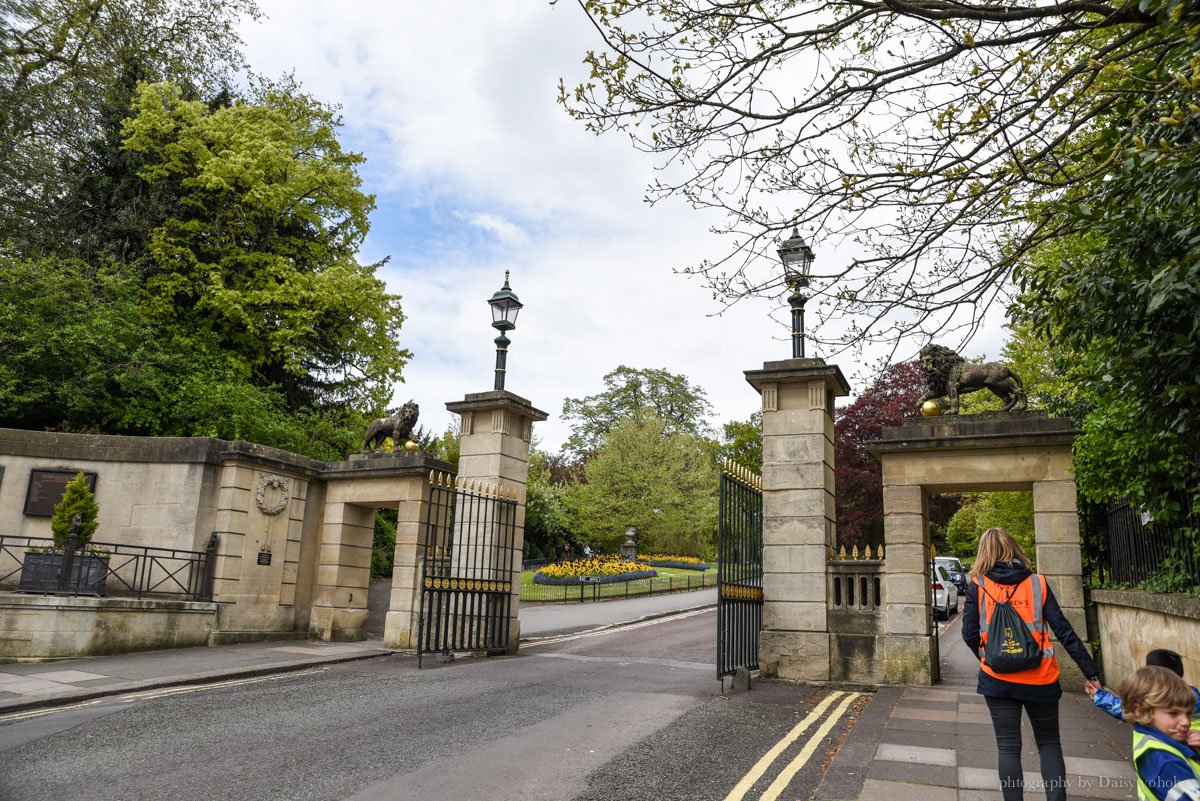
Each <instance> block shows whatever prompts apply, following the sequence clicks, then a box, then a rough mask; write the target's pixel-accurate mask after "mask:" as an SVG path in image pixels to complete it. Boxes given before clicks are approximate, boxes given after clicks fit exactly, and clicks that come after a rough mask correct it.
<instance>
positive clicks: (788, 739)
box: [725, 692, 862, 801]
mask: <svg viewBox="0 0 1200 801" xmlns="http://www.w3.org/2000/svg"><path fill="white" fill-rule="evenodd" d="M861 697H862V693H843V692H834V693H830V694H829V695H828V696H826V697H825V698H824V699H822V701H821V703H819V704H817V705H816V706H815V707H814V708H813V711H812V712H809V713H808V716H807V717H805V718H804V720H802V721H800V722H799V723H797V724H796V725H795V726H793V727H792V730H791V731H789V732H788V733H787V734H786V735H784V737H783V739H781V740H780V741H779V742H777V743H775V745H774V746H772V747H771V750H770V751H767V753H765V754H763V755H762V758H761V759H759V760H758V762H756V763H754V767H752V768H750V771H749V772H748V773H747V774H746V775H745V776H743V777H742V780H741V781H739V782H738V783H737V785H735V786H734V788H733V789H732V790H730V791H729V795H727V796H725V801H742V799H744V798H745V796H746V793H748V792H749V791H750V788H752V787H753V786H754V784H755V782H757V781H758V780H759V779H761V778H762V777H763V776H764V775H765V774H766V772H767V771H768V770H770V768H771V766H772V765H773V764H775V761H776V760H777V759H779V757H780V756H781V755H782V754H783V752H784V751H786V750H787V749H788V748H790V747H791V746H792V745H793V744H794V743H795V742H796V741H797V740H798V739H800V736H801V735H802V734H804V733H805V732H806V731H807V730H808V728H809V727H810V726H812V725H813V723H815V722H816V721H817V720H820V719H821V718H822V717H824V718H825V722H824V723H822V724H821V725H820V726H819V727H818V728H817V730H816V731H814V732H813V733H812V734H811V735H810V736H809V738H808V741H807V742H806V743H805V744H804V747H803V748H801V749H800V753H798V754H796V756H794V757H793V758H792V760H791V761H790V762H788V764H787V765H785V766H784V768H783V770H781V771H780V772H779V775H778V776H776V777H775V781H773V782H771V786H770V787H768V788H767V789H766V790H765V791H764V792H763V794H762V795H761V796H759V797H758V801H776V799H777V798H779V796H780V794H782V793H783V791H784V790H786V789H787V786H788V785H789V784H791V782H792V779H794V778H796V774H797V773H799V772H800V769H801V768H803V767H804V766H805V765H806V764H808V761H809V760H810V759H812V756H813V753H815V752H816V750H817V748H819V747H820V745H821V742H822V741H823V740H824V739H825V735H827V734H828V733H829V731H830V729H832V728H833V727H834V726H836V725H837V723H838V721H839V720H841V718H842V715H844V714H846V710H847V709H849V708H850V705H851V704H853V703H854V702H855V701H857V700H858V699H859V698H861ZM838 701H840V703H838V705H837V708H835V709H834V710H833V711H832V712H830V713H828V714H826V710H827V709H829V707H830V706H831V705H833V704H834V703H837V702H838Z"/></svg>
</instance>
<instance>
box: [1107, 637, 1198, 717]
mask: <svg viewBox="0 0 1200 801" xmlns="http://www.w3.org/2000/svg"><path fill="white" fill-rule="evenodd" d="M1146 664H1147V665H1157V666H1158V667H1165V668H1168V669H1169V670H1172V671H1174V673H1175V675H1176V676H1179V677H1180V678H1183V657H1181V656H1180V655H1179V654H1177V653H1175V652H1174V651H1172V650H1171V649H1169V648H1155V649H1154V650H1153V651H1151V652H1150V653H1148V654H1146ZM1192 692H1193V693H1195V695H1196V698H1195V701H1196V703H1195V705H1194V706H1193V707H1192V728H1193V729H1200V690H1197V689H1196V688H1195V687H1192ZM1088 694H1089V695H1090V696H1091V697H1092V703H1093V704H1095V705H1096V706H1098V707H1100V708H1101V709H1103V710H1104V711H1105V712H1107V713H1108V714H1110V715H1112V716H1113V717H1114V718H1116V719H1117V720H1124V719H1125V716H1124V715H1123V714H1121V699H1120V698H1118V697H1117V696H1115V695H1113V694H1112V693H1110V692H1109V691H1108V690H1105V689H1104V688H1100V689H1097V690H1094V691H1090V692H1089V693H1088Z"/></svg>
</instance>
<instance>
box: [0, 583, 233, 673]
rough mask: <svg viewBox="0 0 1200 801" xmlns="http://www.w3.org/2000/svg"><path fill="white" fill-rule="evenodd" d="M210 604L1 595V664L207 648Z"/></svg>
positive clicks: (213, 617)
mask: <svg viewBox="0 0 1200 801" xmlns="http://www.w3.org/2000/svg"><path fill="white" fill-rule="evenodd" d="M216 613H217V605H216V604H215V603H199V602H189V601H163V600H149V599H147V600H137V599H135V598H57V597H54V596H50V595H0V661H3V660H6V659H30V658H36V659H57V658H64V657H72V656H99V655H101V654H119V653H124V652H127V651H141V650H149V649H157V648H179V647H185V646H194V645H207V644H208V641H209V636H210V635H211V634H212V632H213V627H214V625H215V622H216V617H217V614H216Z"/></svg>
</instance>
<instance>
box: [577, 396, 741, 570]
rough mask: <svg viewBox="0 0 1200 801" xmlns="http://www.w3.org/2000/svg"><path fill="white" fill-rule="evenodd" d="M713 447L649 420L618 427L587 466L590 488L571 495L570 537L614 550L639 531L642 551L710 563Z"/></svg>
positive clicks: (648, 416) (635, 418) (714, 477)
mask: <svg viewBox="0 0 1200 801" xmlns="http://www.w3.org/2000/svg"><path fill="white" fill-rule="evenodd" d="M715 456H716V444H715V443H714V442H713V441H711V440H708V439H705V438H703V437H698V436H696V435H694V434H688V433H675V432H672V431H670V429H669V426H668V424H667V421H665V420H663V419H661V418H659V417H656V416H654V415H651V414H648V413H645V414H640V415H633V416H630V417H626V418H625V419H623V420H621V421H620V422H618V423H617V424H616V426H614V427H613V429H612V430H611V431H609V432H608V434H607V435H606V436H605V437H604V439H603V441H602V443H601V446H600V448H599V449H598V450H597V451H596V453H595V455H594V456H593V457H592V458H591V459H590V460H589V461H588V462H587V467H586V472H587V481H586V482H583V483H577V484H571V485H568V486H567V490H566V505H567V509H568V510H569V513H570V520H571V530H572V532H574V533H575V534H576V535H577V536H578V538H579V539H580V540H581V541H582V542H586V543H591V544H593V545H599V546H600V547H602V548H604V549H605V550H608V551H615V550H616V549H617V548H619V547H620V545H621V543H622V542H623V541H624V535H625V527H626V526H630V525H632V526H637V529H638V547H639V548H640V549H641V550H642V551H643V552H653V551H658V552H660V553H678V554H683V555H688V556H697V557H705V556H707V555H708V554H709V553H710V552H711V550H712V547H713V543H714V541H715V535H716V524H717V469H716V466H715Z"/></svg>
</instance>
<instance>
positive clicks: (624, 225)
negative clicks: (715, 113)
mask: <svg viewBox="0 0 1200 801" xmlns="http://www.w3.org/2000/svg"><path fill="white" fill-rule="evenodd" d="M260 2H261V5H262V6H263V8H264V10H265V11H266V12H267V14H268V16H269V19H268V20H267V21H265V22H264V23H262V24H258V25H250V26H248V27H247V28H246V29H245V30H244V31H243V35H244V38H245V39H246V42H247V59H248V61H249V63H250V64H251V65H252V67H253V68H254V69H255V70H256V71H259V72H263V73H266V74H267V75H278V74H280V73H283V72H285V71H289V70H293V69H294V70H295V73H296V76H297V78H299V80H300V81H301V82H302V83H303V84H304V85H305V87H306V88H307V89H308V90H309V91H311V92H312V93H313V94H314V95H315V96H317V97H318V98H320V99H322V100H325V101H327V102H335V103H339V104H340V105H341V106H342V115H343V119H344V123H345V128H344V137H343V138H344V143H345V144H346V146H347V147H349V148H352V149H356V150H360V151H362V152H363V153H364V154H365V155H366V156H367V159H368V164H367V167H366V169H365V170H364V179H365V181H366V186H365V189H366V191H368V192H373V193H375V194H376V195H378V197H379V206H380V210H379V211H377V213H376V214H375V215H374V216H373V218H372V222H373V228H372V233H371V235H370V236H369V237H368V239H367V242H366V244H365V246H364V259H368V260H376V259H379V258H382V257H383V256H385V255H390V256H391V257H392V261H391V263H390V264H389V265H388V266H386V267H385V268H383V271H382V273H381V274H382V275H383V277H384V278H385V279H386V280H387V282H388V285H389V287H390V288H391V290H392V291H394V292H397V293H399V294H401V295H403V297H404V301H403V305H404V310H405V313H406V314H407V315H408V320H407V322H406V323H405V326H404V329H403V331H402V334H401V339H402V344H403V345H404V346H406V347H408V348H410V349H411V350H412V351H413V353H414V358H413V360H412V362H411V363H410V365H409V366H408V368H407V369H406V371H405V374H406V382H405V384H404V385H401V386H399V387H397V391H396V399H397V403H399V402H402V401H404V400H406V399H408V398H413V399H415V400H417V402H418V403H419V404H420V406H421V423H422V424H423V425H425V426H426V427H427V428H433V429H435V430H440V429H442V428H444V427H445V426H446V425H447V424H448V423H449V422H450V414H449V413H448V412H446V411H445V408H444V404H445V403H446V402H447V401H452V400H459V399H461V398H462V397H463V395H465V394H466V393H469V392H479V391H484V390H488V389H491V388H492V381H493V365H494V356H495V351H494V345H493V344H492V339H493V337H494V336H495V333H496V332H495V331H494V330H493V329H491V327H490V322H491V317H490V313H489V311H488V309H487V306H486V300H487V298H488V297H490V296H491V294H492V293H493V292H494V291H495V290H496V289H498V288H499V287H500V285H501V283H502V282H503V278H504V271H505V270H506V269H509V270H511V271H512V288H513V290H514V291H515V292H516V293H517V294H518V295H519V296H520V298H521V300H522V302H523V303H524V304H525V309H524V310H523V311H522V314H521V318H520V320H519V323H518V329H517V330H516V331H514V332H512V334H510V336H511V338H512V346H511V348H510V351H509V359H508V367H509V372H508V381H507V389H509V390H511V391H513V392H515V393H517V394H518V395H522V396H524V397H526V398H528V399H529V400H530V401H531V402H532V403H533V404H534V405H535V406H537V407H539V408H541V409H543V410H545V411H547V412H549V413H550V414H551V419H550V420H549V421H547V422H546V423H541V424H539V425H538V427H537V432H536V433H537V434H538V435H539V436H540V437H541V439H542V442H543V444H544V445H545V446H547V447H550V448H557V447H558V446H559V445H560V444H561V443H562V441H563V440H564V439H565V438H566V436H567V434H568V433H569V431H568V429H567V427H566V426H565V424H563V423H561V422H560V421H558V420H557V417H558V414H559V412H560V411H561V408H562V401H563V398H564V397H579V396H583V395H587V394H592V393H594V392H596V391H598V390H599V389H600V388H601V380H600V379H601V377H602V376H603V375H604V374H605V373H607V372H608V371H610V370H612V369H613V368H615V367H616V366H617V365H620V364H626V365H629V366H632V367H663V368H666V369H668V370H671V371H672V372H676V373H683V374H684V375H686V376H687V377H688V378H689V379H690V380H691V381H692V382H693V383H696V384H699V385H701V386H702V387H704V388H705V389H706V390H707V392H708V395H709V397H710V399H711V401H712V403H713V405H714V406H715V408H716V410H717V415H718V418H719V419H718V420H717V421H714V422H722V421H727V420H731V419H745V418H746V417H748V416H749V415H750V413H751V412H752V411H753V410H754V409H756V408H757V407H758V396H757V393H756V392H755V391H754V390H753V389H752V388H750V386H749V385H747V384H746V382H745V380H744V378H743V375H742V371H744V370H748V369H758V368H760V367H761V365H762V362H763V361H765V360H775V359H782V358H787V357H788V356H790V344H789V341H788V337H787V333H788V332H787V331H786V330H785V329H784V328H783V327H782V325H781V324H780V323H781V322H783V321H785V319H786V315H782V314H778V313H777V312H778V310H777V309H775V308H774V307H772V305H771V303H770V302H768V301H765V300H752V301H748V302H745V303H741V304H738V305H737V306H735V307H733V308H732V309H729V310H726V311H724V313H721V312H722V306H721V305H720V304H718V303H717V302H716V301H714V300H713V299H712V297H711V295H710V293H709V292H708V291H707V290H705V289H704V288H703V287H702V286H701V285H700V284H699V283H698V282H696V281H694V280H689V279H686V278H684V277H682V276H679V275H676V274H674V273H673V270H674V269H676V268H679V267H682V266H685V265H690V264H695V263H696V262H698V261H699V260H700V259H702V258H703V257H704V256H705V255H713V254H716V253H720V252H721V250H722V248H723V247H724V246H725V244H724V243H723V242H721V241H720V240H718V239H717V238H716V237H715V236H714V235H712V234H710V233H709V232H708V230H707V227H708V225H710V224H712V223H713V222H715V220H714V219H713V218H712V217H709V216H707V215H705V214H703V213H700V212H696V211H692V210H690V209H688V208H686V207H685V206H684V205H683V204H682V203H665V204H660V205H658V206H654V207H650V206H647V205H646V204H645V203H644V202H643V199H642V198H643V193H644V189H645V187H646V185H647V184H648V183H649V182H650V181H651V180H652V179H653V176H654V162H653V161H652V160H651V158H650V157H648V156H646V155H645V154H641V153H638V152H637V151H635V150H633V149H632V148H631V147H630V146H629V144H628V141H627V140H626V139H624V138H623V137H622V136H620V135H608V136H603V137H597V136H594V135H592V134H590V133H588V132H587V131H586V130H585V129H584V127H583V126H582V124H580V123H578V122H576V121H574V120H572V119H570V118H569V117H568V115H567V114H566V112H565V111H564V110H563V109H562V108H561V107H560V106H559V105H558V104H557V103H556V101H555V98H556V94H557V86H558V81H559V78H560V77H562V78H565V80H566V83H567V85H568V86H570V85H572V84H573V82H577V81H578V80H579V79H581V78H583V77H586V76H585V75H584V74H583V72H582V70H583V67H582V66H581V64H580V62H581V59H582V56H583V54H584V53H585V52H586V50H587V49H588V48H590V47H595V46H596V43H595V41H594V40H593V39H592V38H591V32H590V29H589V26H588V24H587V22H586V20H584V19H583V17H582V15H581V14H580V12H579V11H578V9H576V8H574V7H573V6H571V5H564V4H559V5H556V6H551V5H549V4H547V3H539V2H530V0H494V1H493V2H489V3H476V4H471V5H470V8H469V10H464V8H463V6H462V5H461V4H450V3H382V2H366V1H364V0H359V2H354V3H333V2H319V1H318V0H303V1H298V0H260ZM818 248H819V244H818ZM819 258H821V259H822V260H824V259H830V260H833V259H836V258H837V254H836V253H833V252H821V253H819ZM772 312H776V317H777V318H778V321H776V320H772V319H771V318H770V316H769V315H770V314H771V313H772ZM919 347H920V344H916V345H915V347H913V348H911V349H910V350H915V349H916V348H919ZM998 349H999V345H998V344H997V345H996V347H995V348H994V349H989V351H988V352H989V355H990V356H993V357H994V356H996V355H998ZM816 355H821V354H819V353H818V354H816ZM840 362H841V366H842V369H843V372H845V373H846V374H847V376H850V375H853V374H854V373H856V372H857V366H856V365H855V364H853V363H852V362H850V361H848V357H843V359H842V360H840Z"/></svg>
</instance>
